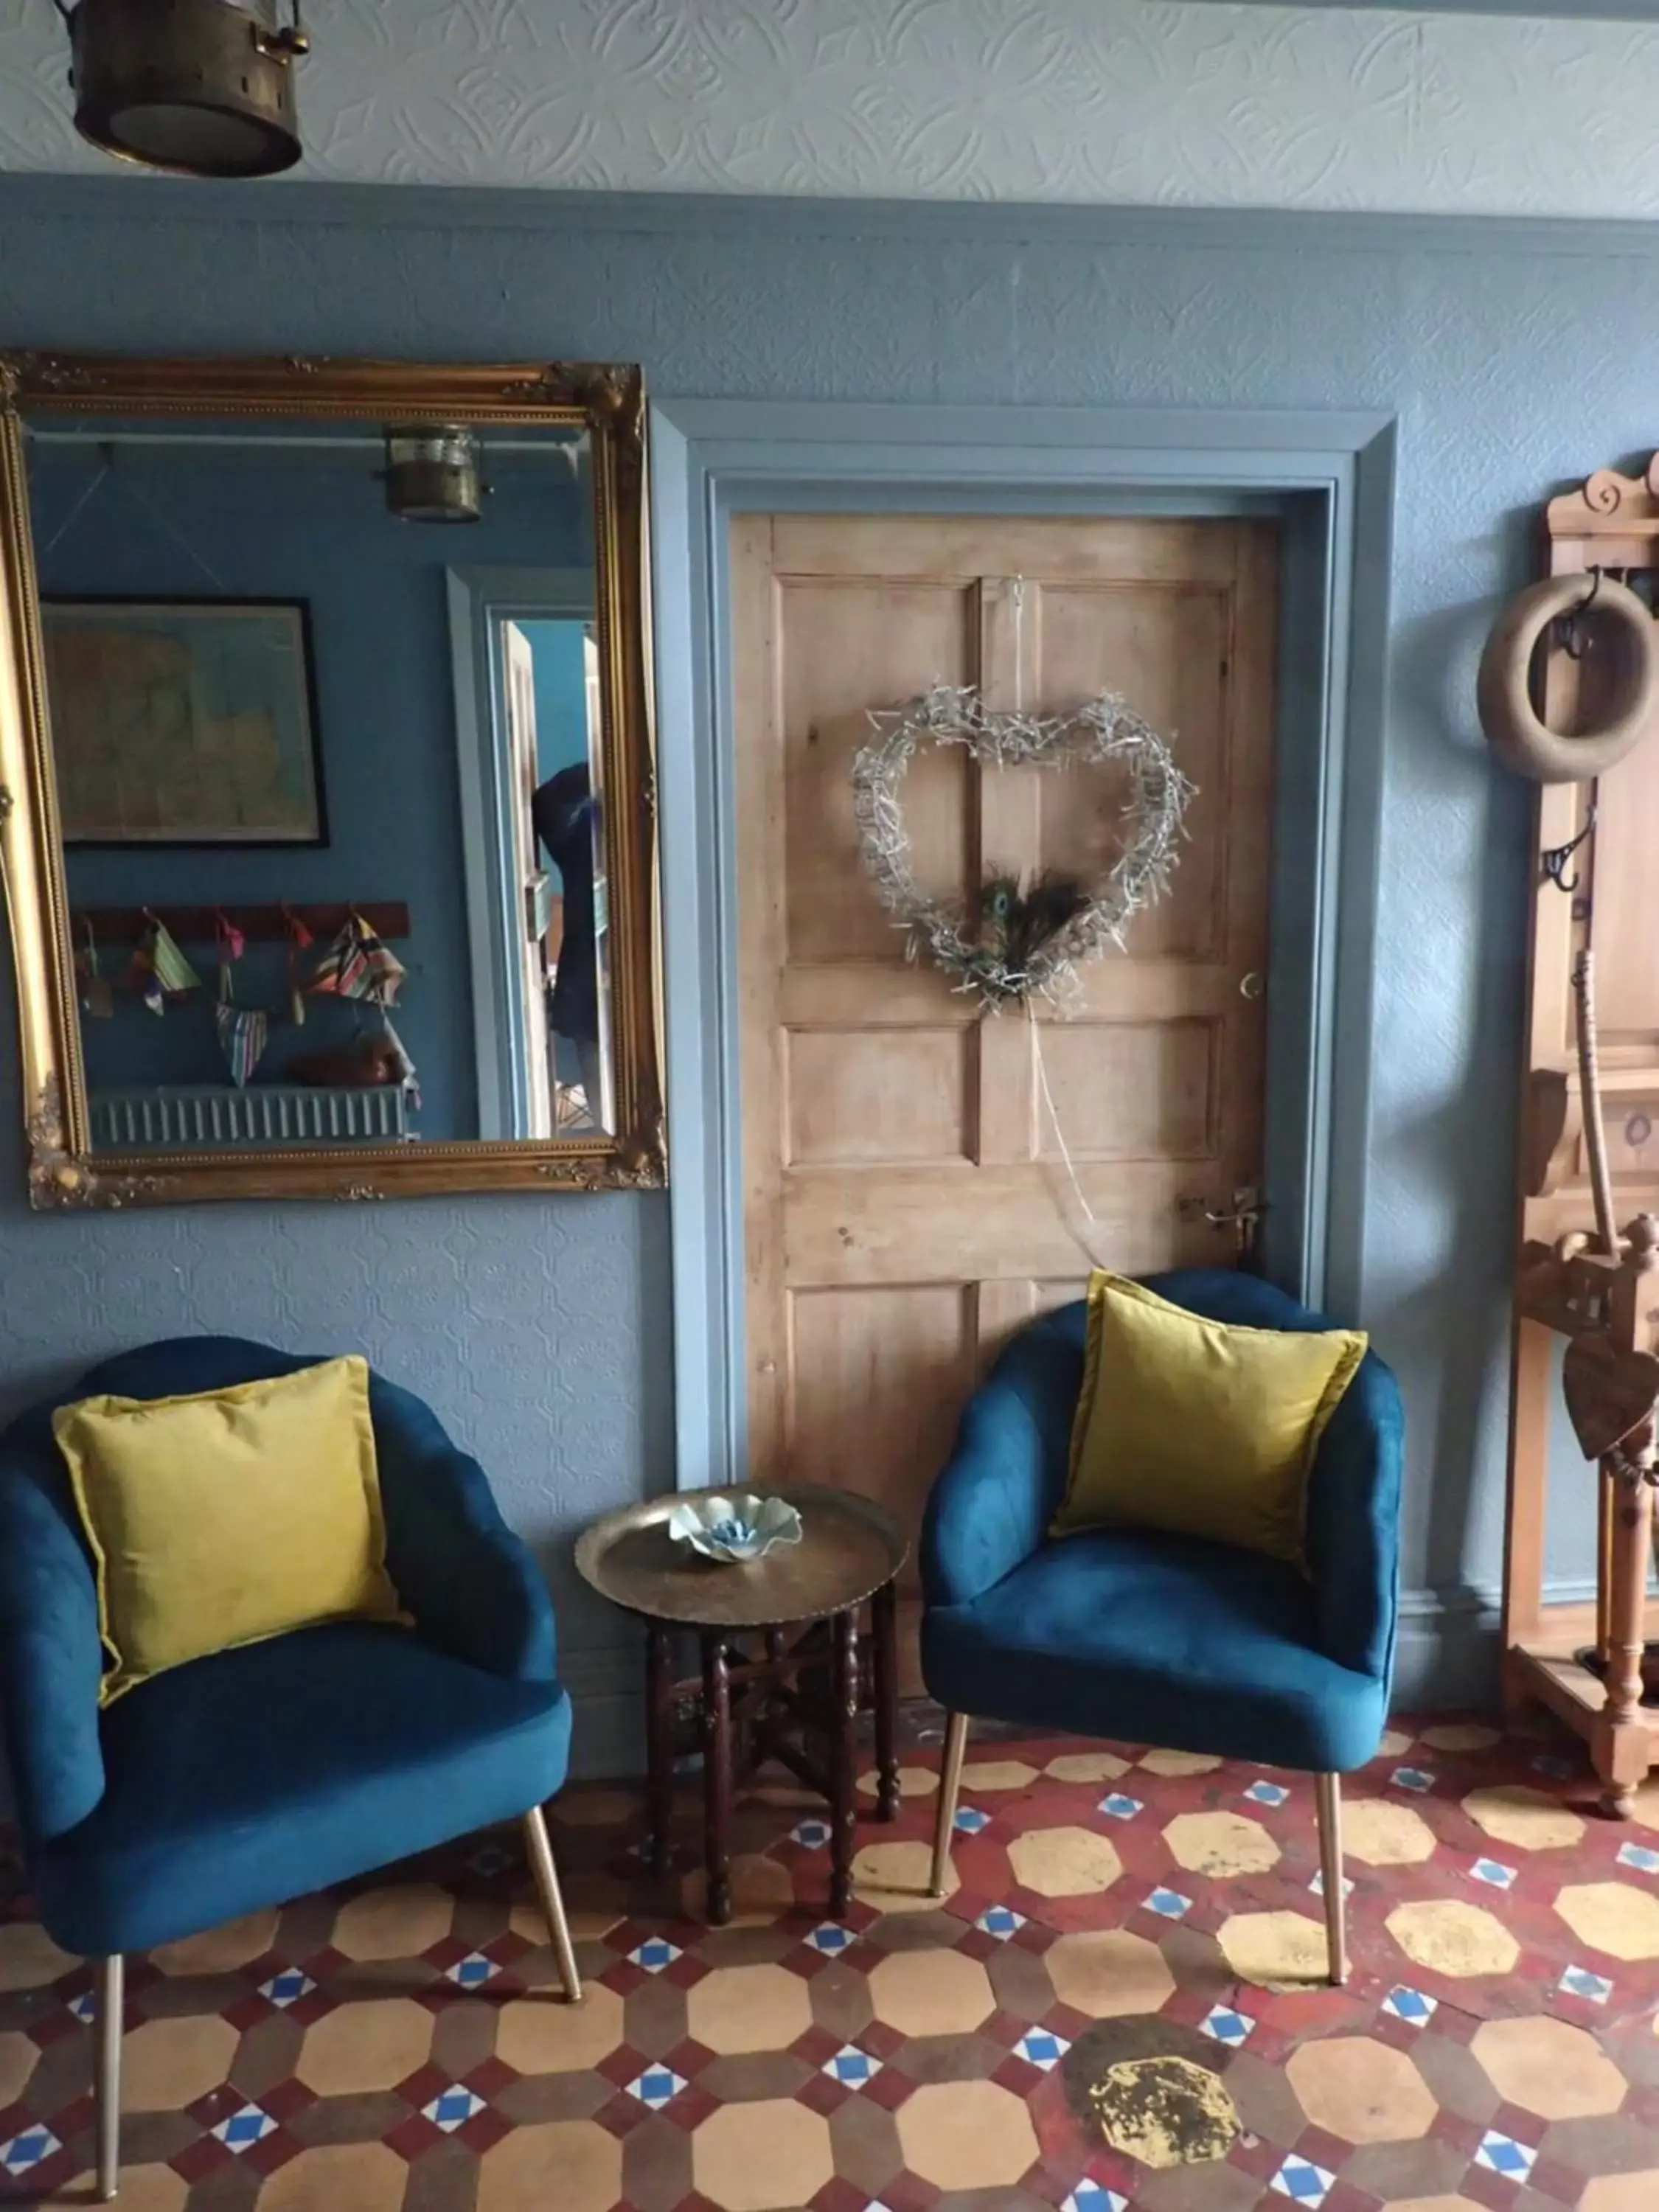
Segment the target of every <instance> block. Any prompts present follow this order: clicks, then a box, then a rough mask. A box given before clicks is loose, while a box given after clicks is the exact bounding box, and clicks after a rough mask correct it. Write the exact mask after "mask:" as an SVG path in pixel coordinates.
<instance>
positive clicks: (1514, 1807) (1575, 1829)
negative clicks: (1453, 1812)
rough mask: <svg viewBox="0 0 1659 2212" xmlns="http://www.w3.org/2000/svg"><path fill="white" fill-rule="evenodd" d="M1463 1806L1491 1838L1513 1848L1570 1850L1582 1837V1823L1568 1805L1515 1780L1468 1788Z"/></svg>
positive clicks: (1525, 1849) (1522, 1849)
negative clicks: (1490, 1786) (1489, 1786)
mask: <svg viewBox="0 0 1659 2212" xmlns="http://www.w3.org/2000/svg"><path fill="white" fill-rule="evenodd" d="M1463 1810H1464V1811H1465V1812H1466V1813H1467V1814H1468V1816H1469V1818H1470V1820H1473V1821H1474V1824H1475V1826H1477V1827H1478V1828H1481V1829H1484V1831H1485V1832H1486V1834H1487V1835H1489V1836H1490V1837H1492V1839H1493V1841H1494V1842H1496V1843H1500V1844H1509V1845H1510V1847H1511V1848H1512V1849H1513V1850H1520V1851H1565V1850H1571V1848H1572V1846H1573V1844H1576V1843H1579V1842H1581V1841H1582V1840H1583V1833H1584V1823H1583V1820H1581V1819H1580V1818H1579V1816H1578V1814H1577V1813H1575V1812H1573V1811H1572V1809H1571V1807H1569V1806H1566V1805H1563V1804H1562V1803H1561V1802H1559V1800H1558V1799H1556V1798H1554V1797H1552V1796H1549V1795H1548V1794H1547V1792H1546V1791H1544V1790H1528V1789H1527V1788H1525V1787H1523V1786H1522V1784H1520V1783H1518V1782H1508V1783H1504V1784H1499V1785H1498V1787H1496V1788H1494V1789H1490V1790H1471V1791H1470V1792H1469V1794H1468V1796H1467V1797H1466V1798H1465V1799H1464V1800H1463Z"/></svg>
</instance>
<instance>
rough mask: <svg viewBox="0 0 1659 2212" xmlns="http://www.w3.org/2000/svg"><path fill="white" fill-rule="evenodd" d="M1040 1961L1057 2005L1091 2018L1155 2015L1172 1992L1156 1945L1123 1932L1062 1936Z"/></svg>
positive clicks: (1172, 1983)
mask: <svg viewBox="0 0 1659 2212" xmlns="http://www.w3.org/2000/svg"><path fill="white" fill-rule="evenodd" d="M1043 1963H1044V1965H1045V1966H1047V1967H1048V1978H1049V1980H1050V1981H1051V1982H1052V1983H1053V1984H1054V1995H1055V1996H1057V1997H1058V1998H1059V1999H1060V2002H1061V2003H1062V2004H1068V2005H1070V2006H1071V2007H1072V2008H1073V2011H1076V2012H1081V2013H1086V2014H1087V2015H1089V2017H1090V2019H1091V2020H1111V2019H1115V2018H1116V2017H1117V2016H1119V2015H1121V2014H1124V2013H1138V2012H1156V2011H1157V2010H1158V2008H1159V2006H1160V2005H1162V2004H1163V2003H1164V2000H1165V1999H1166V1998H1167V1997H1169V1996H1170V1995H1171V1993H1172V1992H1173V1990H1174V1989H1175V1977H1174V1975H1173V1974H1171V1972H1170V1969H1169V1967H1168V1966H1166V1965H1165V1964H1164V1954H1163V1953H1162V1952H1161V1951H1160V1950H1159V1949H1158V1946H1157V1944H1156V1943H1149V1942H1146V1939H1145V1937H1144V1936H1131V1935H1130V1934H1129V1933H1128V1932H1127V1929H1121V1928H1108V1929H1097V1930H1095V1931H1093V1932H1091V1933H1090V1934H1087V1935H1082V1936H1060V1937H1059V1938H1058V1940H1057V1941H1056V1942H1054V1944H1053V1946H1052V1947H1051V1948H1050V1949H1049V1950H1048V1954H1047V1955H1046V1957H1045V1959H1044V1961H1043Z"/></svg>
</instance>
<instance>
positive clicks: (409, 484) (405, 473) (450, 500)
mask: <svg viewBox="0 0 1659 2212" xmlns="http://www.w3.org/2000/svg"><path fill="white" fill-rule="evenodd" d="M478 470H479V446H478V439H477V433H476V432H475V431H472V430H469V429H468V428H466V427H465V424H462V423H459V422H447V423H418V422H417V423H410V424H407V425H400V424H388V426H387V428H386V468H385V470H384V471H383V474H384V477H385V480H386V506H387V507H388V508H389V509H390V511H391V512H392V513H393V514H395V515H396V516H397V517H398V520H399V521H401V522H477V520H478V518H479V516H480V515H481V514H482V513H483V499H484V493H485V491H486V490H487V489H488V487H487V486H486V485H484V484H483V483H480V482H479V478H478Z"/></svg>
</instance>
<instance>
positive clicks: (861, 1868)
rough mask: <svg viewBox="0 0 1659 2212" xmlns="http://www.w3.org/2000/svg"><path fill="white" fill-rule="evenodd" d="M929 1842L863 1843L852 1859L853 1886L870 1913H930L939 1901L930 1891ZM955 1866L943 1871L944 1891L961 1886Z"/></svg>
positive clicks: (931, 1867)
mask: <svg viewBox="0 0 1659 2212" xmlns="http://www.w3.org/2000/svg"><path fill="white" fill-rule="evenodd" d="M932 1873H933V1845H932V1844H865V1846H864V1848H863V1850H860V1851H859V1852H858V1853H857V1854H856V1855H855V1857H854V1860H853V1888H854V1893H855V1895H856V1896H857V1898H858V1900H859V1903H860V1905H868V1906H869V1907H870V1909H871V1911H872V1912H931V1911H933V1910H934V1909H935V1907H936V1906H937V1905H938V1904H939V1899H938V1898H936V1897H933V1896H932V1895H931V1894H930V1893H929V1888H928V1884H929V1881H930V1880H931V1878H932ZM960 1886H961V1885H960V1881H959V1878H958V1876H957V1870H956V1869H955V1867H954V1866H952V1867H949V1868H947V1869H946V1870H945V1896H946V1897H951V1896H954V1895H955V1893H956V1892H957V1889H958V1887H960Z"/></svg>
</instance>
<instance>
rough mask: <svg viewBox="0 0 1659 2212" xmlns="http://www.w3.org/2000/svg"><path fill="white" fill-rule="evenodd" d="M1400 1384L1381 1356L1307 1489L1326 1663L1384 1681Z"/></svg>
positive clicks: (1373, 1360) (1341, 1410) (1333, 1426)
mask: <svg viewBox="0 0 1659 2212" xmlns="http://www.w3.org/2000/svg"><path fill="white" fill-rule="evenodd" d="M1405 1431H1406V1423H1405V1413H1404V1409H1403V1408H1402V1407H1401V1401H1400V1388H1399V1385H1398V1384H1397V1383H1395V1379H1394V1376H1393V1374H1392V1372H1391V1371H1390V1370H1389V1368H1387V1367H1385V1366H1384V1365H1383V1362H1382V1361H1381V1360H1380V1359H1379V1358H1377V1357H1376V1353H1375V1352H1367V1354H1366V1355H1365V1358H1364V1360H1362V1362H1361V1363H1360V1367H1359V1371H1358V1374H1357V1375H1356V1376H1354V1379H1353V1381H1352V1383H1350V1384H1349V1386H1348V1388H1347V1389H1346V1392H1345V1393H1344V1394H1343V1397H1342V1402H1341V1403H1340V1405H1339V1406H1338V1407H1337V1409H1336V1411H1335V1413H1333V1414H1332V1416H1331V1418H1330V1421H1329V1423H1328V1425H1327V1427H1326V1430H1325V1433H1324V1435H1323V1436H1322V1437H1321V1438H1320V1441H1319V1450H1318V1453H1317V1455H1316V1457H1315V1460H1314V1468H1313V1474H1312V1477H1311V1479H1310V1482H1309V1486H1308V1565H1309V1568H1310V1571H1311V1573H1312V1575H1313V1579H1314V1587H1315V1589H1316V1592H1317V1599H1318V1621H1319V1633H1320V1641H1321V1644H1322V1646H1323V1649H1324V1650H1325V1653H1326V1655H1327V1656H1328V1657H1329V1658H1332V1659H1334V1660H1335V1661H1337V1662H1338V1663H1339V1664H1340V1665H1341V1666H1344V1667H1347V1668H1351V1669H1352V1671H1353V1672H1354V1673H1355V1674H1368V1675H1370V1677H1371V1679H1372V1680H1374V1681H1380V1682H1384V1683H1386V1682H1388V1681H1389V1680H1390V1679H1391V1677H1392V1675H1393V1673H1394V1647H1395V1620H1396V1618H1397V1615H1398V1613H1399V1602H1400V1486H1401V1467H1402V1463H1403V1461H1404V1456H1405Z"/></svg>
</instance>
